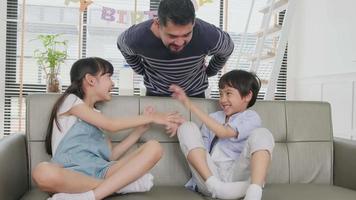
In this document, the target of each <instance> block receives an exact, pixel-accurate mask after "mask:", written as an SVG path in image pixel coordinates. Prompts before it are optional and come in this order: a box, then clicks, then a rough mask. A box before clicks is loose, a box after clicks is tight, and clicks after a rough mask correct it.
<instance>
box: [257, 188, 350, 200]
mask: <svg viewBox="0 0 356 200" xmlns="http://www.w3.org/2000/svg"><path fill="white" fill-rule="evenodd" d="M262 199H263V200H286V199H288V200H300V199H303V200H335V199H338V200H355V199H356V191H355V190H350V189H346V188H341V187H337V186H333V185H318V184H268V185H267V186H266V187H265V189H264V190H263V198H262Z"/></svg>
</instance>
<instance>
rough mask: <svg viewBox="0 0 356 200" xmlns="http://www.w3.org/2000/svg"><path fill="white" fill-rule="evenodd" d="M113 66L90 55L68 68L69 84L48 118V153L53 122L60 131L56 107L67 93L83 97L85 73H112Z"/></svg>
mask: <svg viewBox="0 0 356 200" xmlns="http://www.w3.org/2000/svg"><path fill="white" fill-rule="evenodd" d="M113 72H114V68H113V66H112V64H111V63H110V62H108V61H106V60H104V59H102V58H97V57H91V58H83V59H80V60H78V61H76V62H75V63H74V64H73V65H72V68H71V70H70V82H71V84H70V86H69V87H68V88H67V89H66V91H65V92H64V93H63V94H62V95H61V96H60V97H59V99H58V100H57V101H56V103H55V104H54V106H53V109H52V112H51V117H50V119H49V123H48V127H47V134H46V140H45V147H46V151H47V153H48V154H49V155H52V131H53V122H55V123H56V126H57V127H58V129H59V130H60V131H61V127H60V124H59V122H58V115H57V112H58V109H59V108H60V106H61V105H62V103H63V102H64V100H65V99H66V97H67V96H68V95H69V94H74V95H76V96H77V97H79V98H81V99H83V98H84V96H85V94H84V91H83V86H82V84H83V79H84V78H85V75H86V74H90V75H93V76H96V75H98V74H99V73H101V74H102V75H103V74H107V73H109V74H113Z"/></svg>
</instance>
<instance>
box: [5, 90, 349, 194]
mask: <svg viewBox="0 0 356 200" xmlns="http://www.w3.org/2000/svg"><path fill="white" fill-rule="evenodd" d="M57 98H58V95H53V94H34V95H29V96H28V97H27V104H26V108H27V117H26V119H27V120H26V135H23V134H13V135H11V136H7V137H5V138H4V139H2V140H0V199H1V200H12V199H31V200H42V199H46V198H47V197H48V195H47V194H46V193H43V192H41V191H39V190H38V189H36V186H35V185H34V184H33V182H32V181H31V170H32V169H33V168H34V166H35V165H36V164H37V163H39V162H41V161H46V160H49V159H50V157H49V156H48V155H47V154H46V153H45V149H44V137H45V130H46V127H47V123H48V118H49V114H50V109H51V107H52V106H53V103H54V101H55V100H56V99H57ZM194 101H195V102H196V103H197V104H198V105H199V106H200V107H201V108H202V109H203V110H205V111H206V112H212V111H215V110H216V109H218V107H217V104H216V100H204V99H194ZM147 105H153V106H155V107H156V108H157V110H159V111H174V110H177V111H179V112H181V113H182V115H184V116H185V117H186V118H187V119H191V120H192V121H194V122H197V123H200V122H199V120H197V119H196V118H195V117H194V115H191V113H189V112H188V111H187V110H185V109H184V108H183V107H182V106H181V105H180V104H179V103H178V102H176V101H175V100H173V99H170V98H163V97H137V96H134V97H125V96H115V97H114V98H113V100H112V101H111V102H108V103H105V104H101V105H99V106H98V107H99V109H101V110H102V111H103V112H104V113H105V114H107V115H110V116H134V115H137V114H139V113H140V112H141V111H142V109H143V108H144V107H145V106H147ZM253 109H255V110H256V111H257V112H258V113H259V114H260V116H261V117H262V120H263V125H264V127H266V128H268V129H269V130H270V131H271V132H272V133H273V135H274V138H275V141H276V146H275V149H274V155H273V160H272V165H271V168H270V173H269V176H268V179H267V183H268V184H267V185H266V187H265V189H264V192H263V199H264V200H284V199H288V200H294V199H295V200H296V199H298V200H299V199H305V200H309V199H310V200H311V199H312V200H319V199H320V200H335V199H339V200H351V199H352V200H355V199H356V142H355V141H349V140H343V139H334V138H333V136H332V123H331V110H330V105H329V104H328V103H323V102H301V101H259V102H257V103H256V105H255V106H254V107H253ZM127 133H128V131H123V132H122V134H118V135H115V136H113V138H114V141H115V142H120V140H121V139H122V138H123V137H124V136H125V135H126V134H127ZM148 139H156V140H158V141H160V143H161V144H162V146H163V148H164V156H163V157H162V160H161V161H160V162H159V163H158V165H157V166H156V167H155V168H154V169H153V170H152V173H153V174H154V176H155V186H154V188H153V190H152V191H150V192H147V193H141V194H129V195H117V196H112V197H109V198H107V199H122V200H141V199H142V200H153V199H162V200H165V199H167V200H168V199H169V200H181V199H184V200H199V199H201V200H203V199H210V198H207V197H203V196H201V195H199V194H196V193H194V192H191V191H188V190H186V189H185V188H184V187H183V185H184V183H185V182H186V181H187V180H188V178H189V175H190V173H189V170H188V166H187V164H186V162H185V159H184V157H183V155H182V153H181V151H180V149H179V144H178V141H177V138H176V137H174V138H169V137H168V136H167V135H166V134H165V133H164V131H163V129H162V127H158V126H153V127H152V128H151V129H150V131H149V133H146V134H145V135H144V136H143V138H142V141H140V142H144V141H146V140H148ZM137 145H140V143H138V144H137Z"/></svg>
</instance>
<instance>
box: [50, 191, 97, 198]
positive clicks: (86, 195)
mask: <svg viewBox="0 0 356 200" xmlns="http://www.w3.org/2000/svg"><path fill="white" fill-rule="evenodd" d="M49 199H51V200H95V196H94V192H93V190H90V191H89V192H83V193H76V194H69V193H57V194H54V195H53V196H52V198H49Z"/></svg>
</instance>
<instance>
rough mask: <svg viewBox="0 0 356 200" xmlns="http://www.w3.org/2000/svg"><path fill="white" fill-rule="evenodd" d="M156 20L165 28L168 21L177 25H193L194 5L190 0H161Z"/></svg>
mask: <svg viewBox="0 0 356 200" xmlns="http://www.w3.org/2000/svg"><path fill="white" fill-rule="evenodd" d="M158 19H159V23H160V24H161V25H163V26H166V25H167V22H168V21H171V22H173V23H174V24H177V25H187V24H189V23H194V21H195V9H194V5H193V3H192V1H191V0H179V1H178V0H162V1H161V2H160V3H159V7H158Z"/></svg>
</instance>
